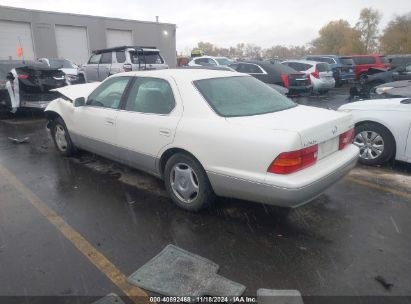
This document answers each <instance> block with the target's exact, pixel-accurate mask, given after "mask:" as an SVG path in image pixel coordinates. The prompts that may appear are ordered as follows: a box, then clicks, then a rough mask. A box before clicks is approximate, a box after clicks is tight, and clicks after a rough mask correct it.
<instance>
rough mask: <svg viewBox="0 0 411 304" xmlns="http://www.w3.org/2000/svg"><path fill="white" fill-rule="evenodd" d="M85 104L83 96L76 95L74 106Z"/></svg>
mask: <svg viewBox="0 0 411 304" xmlns="http://www.w3.org/2000/svg"><path fill="white" fill-rule="evenodd" d="M85 105H86V99H85V98H84V97H78V98H76V99H74V107H76V108H78V107H83V106H85Z"/></svg>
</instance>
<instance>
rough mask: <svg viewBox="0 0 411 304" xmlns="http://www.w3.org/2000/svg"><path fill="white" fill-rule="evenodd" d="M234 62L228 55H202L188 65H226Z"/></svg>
mask: <svg viewBox="0 0 411 304" xmlns="http://www.w3.org/2000/svg"><path fill="white" fill-rule="evenodd" d="M230 63H232V61H231V60H230V59H228V58H227V57H212V56H201V57H195V58H193V59H192V60H191V61H190V62H189V63H188V65H189V66H220V65H222V66H225V65H229V64H230Z"/></svg>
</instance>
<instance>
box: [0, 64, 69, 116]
mask: <svg viewBox="0 0 411 304" xmlns="http://www.w3.org/2000/svg"><path fill="white" fill-rule="evenodd" d="M66 84H67V82H66V78H65V74H64V72H63V71H61V70H58V69H51V68H49V67H47V66H45V65H44V64H42V63H39V62H35V61H25V62H23V61H17V60H2V61H0V110H2V111H12V112H15V111H16V110H17V109H18V108H39V109H44V108H45V107H46V106H47V104H48V102H50V101H51V100H53V99H55V98H57V97H58V96H59V94H58V93H57V92H51V91H50V90H52V89H55V88H60V87H63V86H65V85H66Z"/></svg>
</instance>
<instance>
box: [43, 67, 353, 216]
mask: <svg viewBox="0 0 411 304" xmlns="http://www.w3.org/2000/svg"><path fill="white" fill-rule="evenodd" d="M89 85H90V84H85V85H82V84H80V85H76V86H69V87H66V88H62V89H59V90H58V91H59V92H60V93H61V94H63V95H65V96H66V98H65V99H62V98H59V99H57V100H54V101H53V102H52V103H51V104H50V105H49V106H48V107H47V109H46V117H47V119H48V121H49V122H48V127H49V128H50V132H51V135H52V138H53V140H54V143H55V146H56V148H57V150H58V151H59V152H60V153H61V154H63V155H70V154H72V153H73V152H74V151H75V149H76V147H77V148H81V149H84V150H88V151H91V152H94V153H97V154H100V155H103V156H105V157H108V158H111V159H114V160H117V161H119V162H122V163H124V164H127V165H130V166H133V167H135V168H138V169H140V170H143V171H146V172H148V173H150V174H153V175H155V176H158V177H160V178H162V179H163V180H164V182H165V186H166V189H167V191H168V193H169V195H170V197H171V198H172V200H173V201H174V203H176V204H177V205H178V206H180V207H182V208H184V209H187V210H191V211H196V210H199V209H201V208H204V207H206V206H207V205H209V204H211V203H212V202H214V201H215V197H216V195H218V196H226V197H233V198H238V199H245V200H251V201H255V202H261V203H266V204H272V205H276V206H283V207H297V206H300V205H302V204H304V203H307V202H309V201H311V200H312V199H313V198H315V197H317V196H318V195H319V194H320V193H322V192H323V191H324V190H325V189H327V188H328V187H329V186H331V185H333V184H334V183H335V182H337V181H338V180H339V179H340V178H342V177H343V176H345V175H346V174H347V173H348V172H349V171H350V169H351V168H353V167H354V166H355V164H356V162H357V158H358V148H357V147H355V146H354V145H352V143H351V141H352V136H353V132H354V130H353V124H352V119H351V116H350V114H347V113H341V112H337V111H330V110H326V109H320V108H314V107H307V106H301V105H297V104H296V103H294V102H293V101H292V100H290V99H288V98H286V97H284V96H282V95H281V94H279V93H278V92H276V91H275V90H274V89H272V88H270V87H269V86H267V85H266V84H264V83H262V82H261V81H258V80H257V79H255V78H253V77H250V76H249V75H245V74H241V73H236V72H229V71H213V70H205V69H203V70H190V69H172V70H161V71H159V70H157V71H145V72H130V73H120V74H116V75H113V76H111V77H110V78H108V79H106V80H105V81H104V82H102V83H101V84H99V85H97V86H96V87H95V89H94V90H93V87H91V88H90V87H84V86H89ZM119 109H120V111H119ZM183 109H184V110H183Z"/></svg>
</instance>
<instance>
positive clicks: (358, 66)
mask: <svg viewBox="0 0 411 304" xmlns="http://www.w3.org/2000/svg"><path fill="white" fill-rule="evenodd" d="M342 58H351V59H352V60H354V63H355V76H356V78H357V79H360V78H361V76H362V75H365V74H367V72H368V70H369V69H370V68H383V69H388V68H389V67H390V66H391V64H390V61H389V60H388V58H387V57H386V56H383V55H379V54H373V55H351V56H345V57H342Z"/></svg>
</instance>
